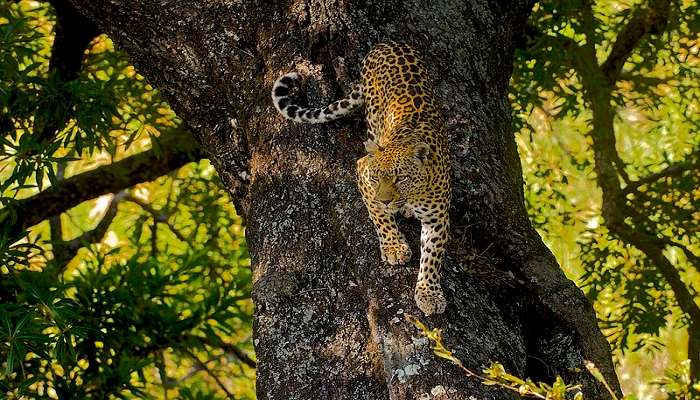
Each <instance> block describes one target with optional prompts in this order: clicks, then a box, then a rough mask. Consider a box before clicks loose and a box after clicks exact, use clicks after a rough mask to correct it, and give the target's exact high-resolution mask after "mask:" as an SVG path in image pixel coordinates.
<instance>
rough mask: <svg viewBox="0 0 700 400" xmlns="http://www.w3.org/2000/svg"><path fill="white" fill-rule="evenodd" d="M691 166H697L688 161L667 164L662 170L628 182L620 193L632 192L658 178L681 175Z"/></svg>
mask: <svg viewBox="0 0 700 400" xmlns="http://www.w3.org/2000/svg"><path fill="white" fill-rule="evenodd" d="M692 168H697V165H693V163H690V162H682V163H678V164H673V165H669V166H668V167H666V168H664V169H663V170H661V171H659V172H655V173H653V174H649V175H647V176H645V177H643V178H640V179H638V180H636V181H632V182H630V184H629V185H627V186H625V188H624V189H622V194H623V195H626V194H629V193H632V192H634V191H636V190H637V189H638V188H639V187H641V186H644V185H648V184H650V183H654V182H656V181H658V180H660V179H663V178H669V177H676V176H680V175H683V173H684V172H685V171H689V170H690V169H692Z"/></svg>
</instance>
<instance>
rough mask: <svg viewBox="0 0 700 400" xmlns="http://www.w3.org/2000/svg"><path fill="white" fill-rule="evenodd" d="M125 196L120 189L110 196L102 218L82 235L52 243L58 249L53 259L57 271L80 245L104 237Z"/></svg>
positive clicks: (61, 268) (63, 266) (60, 269)
mask: <svg viewBox="0 0 700 400" xmlns="http://www.w3.org/2000/svg"><path fill="white" fill-rule="evenodd" d="M125 196H126V192H125V191H121V192H119V193H117V194H115V195H114V196H113V197H112V200H111V201H110V203H109V206H108V207H107V211H106V212H105V215H104V216H103V217H102V219H101V220H100V222H99V223H98V224H97V226H96V227H95V228H93V229H92V230H89V231H87V232H84V233H83V234H82V235H80V236H78V237H77V238H75V239H72V240H69V241H60V242H58V243H55V244H54V245H55V246H56V248H57V249H58V251H57V250H54V261H55V263H56V264H58V265H59V266H60V267H59V272H60V271H63V270H64V269H65V267H66V265H67V264H68V262H69V261H70V260H72V259H73V257H75V254H76V253H77V252H78V250H79V249H80V248H81V247H85V245H87V244H90V243H97V242H99V241H100V240H102V238H104V235H105V234H106V233H107V230H108V229H109V226H110V225H111V224H112V221H113V220H114V217H116V215H117V205H118V204H119V203H120V202H121V201H122V199H123V198H124V197H125Z"/></svg>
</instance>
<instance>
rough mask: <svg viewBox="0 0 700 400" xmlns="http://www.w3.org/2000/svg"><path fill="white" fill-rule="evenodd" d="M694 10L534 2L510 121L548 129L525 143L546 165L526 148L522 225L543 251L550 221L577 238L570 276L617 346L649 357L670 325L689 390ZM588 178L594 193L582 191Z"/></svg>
mask: <svg viewBox="0 0 700 400" xmlns="http://www.w3.org/2000/svg"><path fill="white" fill-rule="evenodd" d="M698 11H699V9H698V6H697V4H695V3H693V2H674V1H648V2H640V3H639V4H631V3H630V4H627V3H625V2H616V1H615V2H612V1H611V2H608V1H598V2H595V3H592V2H586V1H583V2H578V1H574V2H569V1H566V2H558V1H557V2H542V3H539V4H538V5H537V6H536V7H535V11H534V12H533V14H532V16H531V19H530V26H529V30H528V31H529V33H530V41H529V42H528V43H527V44H524V45H523V46H522V51H520V52H519V53H518V61H517V62H516V66H517V68H516V72H515V73H514V77H513V81H514V85H513V86H512V92H511V93H512V98H513V99H514V100H515V103H516V104H517V105H516V107H518V106H521V107H522V108H521V109H520V111H519V113H520V115H521V116H523V117H524V118H525V119H524V120H523V119H521V121H523V122H526V123H527V121H528V118H529V121H530V122H531V123H532V125H539V128H542V127H543V125H542V121H545V123H546V124H549V125H548V126H547V127H546V128H545V129H544V130H545V131H550V129H551V130H554V132H555V134H556V135H557V136H558V138H556V139H554V140H552V139H551V138H547V139H542V138H541V137H540V139H538V140H539V143H540V144H535V145H534V146H536V147H538V148H537V150H536V151H537V153H538V154H547V155H548V157H545V158H538V159H534V158H532V154H533V153H532V151H533V146H530V145H528V144H526V142H527V141H528V139H525V140H524V141H523V142H524V143H523V146H522V148H521V149H522V151H524V156H525V157H526V159H529V160H531V161H530V162H527V163H526V171H527V170H532V171H537V172H535V174H534V175H529V174H527V173H526V176H532V179H528V180H529V183H530V184H531V185H532V186H530V187H531V188H532V189H533V190H532V191H531V192H530V193H531V194H530V196H528V200H529V203H530V205H531V207H530V210H533V218H534V219H535V221H538V226H539V227H540V228H541V229H543V230H544V231H545V235H546V236H549V237H548V239H549V240H550V241H554V240H557V241H560V242H561V241H564V238H562V237H561V236H558V232H561V230H559V231H557V230H556V229H552V228H553V227H554V226H556V225H557V224H558V223H559V224H566V225H569V226H572V225H573V228H571V229H568V230H569V231H570V232H578V234H580V235H581V236H580V237H579V238H578V239H577V241H578V243H579V245H578V246H579V247H578V249H577V250H575V251H577V252H578V253H579V257H580V258H581V260H582V268H583V270H582V271H581V270H579V271H575V272H574V273H575V274H579V275H580V276H581V282H582V284H583V286H584V288H585V289H586V291H587V293H588V294H589V296H590V297H591V298H592V299H593V300H596V301H597V302H598V307H599V310H600V312H599V315H600V316H601V318H602V322H603V326H604V328H605V331H606V333H607V334H608V335H609V339H610V340H611V342H612V343H613V344H614V345H615V346H616V347H617V348H618V349H620V350H622V351H629V350H637V349H640V348H642V347H646V348H658V346H659V345H660V344H661V343H660V342H659V340H660V339H659V335H660V334H661V332H662V331H663V330H664V328H665V327H666V325H667V324H669V321H671V322H670V323H671V324H677V325H679V326H684V327H687V330H688V336H687V337H688V339H687V340H688V344H687V356H686V357H683V358H688V359H690V380H691V381H695V380H697V378H698V374H700V348H698V340H699V338H700V336H698V332H699V331H698V328H697V327H698V322H699V320H698V317H699V316H700V313H698V311H700V309H699V308H698V305H697V303H696V299H695V298H696V289H695V287H696V285H697V275H696V274H697V268H698V266H699V265H698V260H699V259H698V254H700V245H699V242H698V237H699V236H698V221H700V218H698V207H697V197H698V193H699V192H698V187H700V185H699V184H700V172H699V171H700V164H699V162H700V158H699V157H698V155H699V154H700V153H699V149H700V141H699V137H698V135H697V129H698V122H699V120H698V115H699V114H698V113H697V109H698V107H700V102H699V101H698V100H699V98H698V93H699V92H698V89H699V87H698V82H699V81H698V76H700V63H699V62H698V61H699V59H698V57H697V52H698V36H697V32H698V23H699V22H700V20H698V15H699V14H698ZM533 110H534V114H535V115H539V116H542V117H544V118H543V119H539V120H538V119H536V118H532V115H533V113H532V111H533ZM554 119H556V120H561V121H562V122H561V123H559V124H557V122H555V121H553V120H554ZM532 125H531V126H529V127H524V128H522V129H523V131H524V133H525V135H528V134H529V135H531V133H530V132H533V130H532V129H533V126H532ZM535 130H538V129H537V128H535ZM540 130H541V129H540ZM528 131H529V132H528ZM579 131H581V132H580V133H581V134H582V136H578V137H577V135H579ZM572 136H573V137H572ZM579 138H580V139H579ZM530 141H532V136H530ZM543 141H544V142H546V143H553V146H552V145H551V144H550V145H549V146H548V147H547V149H546V150H545V149H544V148H542V147H539V146H540V145H541V144H542V143H543ZM592 181H593V182H595V183H596V184H597V186H598V190H596V191H592V188H588V187H586V188H585V189H582V186H585V185H586V182H592ZM591 194H595V196H591ZM552 197H554V198H558V199H559V200H560V201H558V202H552V200H551V199H552ZM535 210H537V211H535ZM599 217H602V218H601V220H602V222H603V224H602V225H601V224H599V223H598V218H599ZM555 221H558V223H557V222H555ZM555 238H556V239H555Z"/></svg>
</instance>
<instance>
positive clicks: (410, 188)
mask: <svg viewBox="0 0 700 400" xmlns="http://www.w3.org/2000/svg"><path fill="white" fill-rule="evenodd" d="M298 79H299V76H298V74H296V73H291V74H286V75H283V76H282V77H280V78H279V79H278V80H277V81H276V82H275V85H274V87H273V92H272V98H273V102H274V104H275V107H276V108H277V110H279V112H280V113H281V114H282V115H284V116H285V117H286V118H288V119H291V120H294V121H297V122H307V123H321V122H326V121H330V120H334V119H337V118H340V117H342V116H344V115H347V114H349V113H350V112H352V111H354V110H355V109H357V108H360V107H362V108H364V112H365V115H366V118H367V124H368V126H369V136H370V140H368V141H367V142H365V148H366V149H367V153H368V154H367V155H366V156H364V157H362V158H361V159H359V160H358V161H357V177H358V186H359V188H360V192H361V193H362V199H363V201H364V203H365V205H366V207H367V210H368V211H369V215H370V218H371V219H372V222H373V223H374V225H375V228H376V230H377V235H378V237H379V247H380V250H381V255H382V260H384V261H386V262H388V263H389V264H404V263H407V262H408V261H409V260H410V258H411V249H410V248H409V246H408V243H406V239H405V237H404V235H403V234H402V233H401V231H400V230H399V227H398V224H397V222H396V214H397V213H398V212H402V213H404V215H407V216H414V217H416V218H418V220H420V222H421V257H420V268H419V272H418V280H417V283H416V290H415V300H416V304H417V305H418V307H419V308H420V309H421V310H422V311H423V312H424V313H425V314H426V315H430V314H440V313H442V312H444V310H445V306H446V302H445V296H444V294H443V291H442V288H441V286H440V270H441V267H442V263H443V259H444V256H445V248H446V245H447V241H448V237H449V228H450V225H449V209H450V194H451V170H450V159H449V151H448V148H447V136H446V133H445V127H444V121H443V117H442V112H441V110H442V108H441V106H440V104H439V103H438V101H437V99H436V98H435V95H434V92H433V83H432V80H431V79H430V76H429V74H428V72H427V69H426V67H425V64H424V63H423V61H422V60H421V58H420V57H419V55H418V54H417V52H416V51H415V50H414V49H412V48H411V47H409V46H407V45H404V44H398V43H386V44H380V45H377V46H376V47H375V48H374V49H372V51H370V53H369V54H368V55H367V57H365V60H364V62H363V64H362V74H361V79H360V82H359V85H357V86H355V87H354V88H353V90H352V91H351V93H350V94H349V95H348V96H346V97H345V98H343V99H341V100H338V101H336V102H334V103H331V104H330V105H328V106H326V107H323V108H304V107H300V106H299V105H297V104H296V103H294V102H293V101H292V99H291V98H290V97H289V89H290V88H291V86H292V85H293V84H294V83H295V82H296V81H298Z"/></svg>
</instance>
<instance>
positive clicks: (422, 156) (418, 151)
mask: <svg viewBox="0 0 700 400" xmlns="http://www.w3.org/2000/svg"><path fill="white" fill-rule="evenodd" d="M429 151H430V146H428V145H427V144H425V143H418V144H417V145H416V147H414V148H413V156H414V157H416V160H418V161H419V162H420V163H421V164H422V163H424V162H425V160H427V159H428V152H429Z"/></svg>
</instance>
